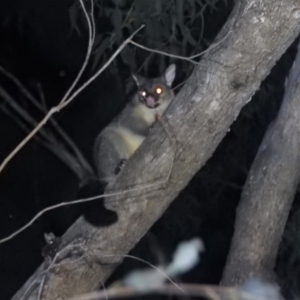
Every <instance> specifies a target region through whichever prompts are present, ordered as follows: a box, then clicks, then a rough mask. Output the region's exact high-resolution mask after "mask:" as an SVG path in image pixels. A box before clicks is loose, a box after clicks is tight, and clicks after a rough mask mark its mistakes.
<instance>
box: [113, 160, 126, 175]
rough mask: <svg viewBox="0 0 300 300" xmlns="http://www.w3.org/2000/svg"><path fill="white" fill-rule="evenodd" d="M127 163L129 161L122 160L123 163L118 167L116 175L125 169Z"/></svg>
mask: <svg viewBox="0 0 300 300" xmlns="http://www.w3.org/2000/svg"><path fill="white" fill-rule="evenodd" d="M126 162H127V159H125V158H124V159H121V161H120V162H119V164H118V166H117V167H116V170H115V174H116V175H117V174H119V173H120V172H121V171H122V170H123V169H124V167H125V165H126Z"/></svg>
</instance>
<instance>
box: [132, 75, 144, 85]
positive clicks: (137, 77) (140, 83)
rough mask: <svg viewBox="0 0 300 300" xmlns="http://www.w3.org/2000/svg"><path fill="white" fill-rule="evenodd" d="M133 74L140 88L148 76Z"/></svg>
mask: <svg viewBox="0 0 300 300" xmlns="http://www.w3.org/2000/svg"><path fill="white" fill-rule="evenodd" d="M131 76H132V78H133V79H134V81H135V83H136V85H137V87H138V88H140V87H141V86H142V85H143V83H144V82H145V81H146V78H144V77H142V76H141V75H138V74H135V73H133V74H131Z"/></svg>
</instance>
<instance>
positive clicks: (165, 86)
mask: <svg viewBox="0 0 300 300" xmlns="http://www.w3.org/2000/svg"><path fill="white" fill-rule="evenodd" d="M175 74H176V66H175V65H174V64H172V65H170V66H169V67H168V68H167V69H166V71H165V72H164V74H163V75H162V76H160V77H157V78H151V79H148V78H144V77H142V76H140V75H136V74H135V75H132V77H133V79H134V80H135V82H136V84H137V87H138V99H139V101H141V102H142V103H143V104H144V105H146V106H147V107H149V108H153V109H154V108H157V107H159V106H160V105H161V104H163V103H164V102H170V101H171V100H172V99H173V98H174V93H173V91H172V89H171V86H172V83H173V81H174V78H175Z"/></svg>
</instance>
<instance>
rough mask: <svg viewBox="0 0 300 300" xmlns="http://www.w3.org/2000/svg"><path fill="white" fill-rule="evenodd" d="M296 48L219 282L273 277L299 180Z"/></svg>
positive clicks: (299, 88) (299, 66)
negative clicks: (275, 114)
mask: <svg viewBox="0 0 300 300" xmlns="http://www.w3.org/2000/svg"><path fill="white" fill-rule="evenodd" d="M299 82H300V52H298V55H297V58H296V61H295V63H294V66H293V68H292V70H291V72H290V76H289V78H288V81H287V85H286V92H285V96H284V99H283V103H282V106H281V109H280V112H279V114H278V116H277V118H276V120H275V121H274V122H273V123H272V124H271V126H270V127H269V129H268V130H267V132H266V135H265V137H264V139H263V142H262V144H261V146H260V149H259V151H258V154H257V156H256V158H255V161H254V163H253V165H252V168H251V170H250V172H249V175H248V179H247V182H246V184H245V187H244V190H243V194H242V198H241V202H240V204H239V207H238V209H237V217H236V222H235V233H234V236H233V240H232V244H231V249H230V252H229V256H228V259H227V264H226V267H225V271H224V274H223V284H225V285H239V284H241V283H243V282H244V281H245V280H247V279H248V278H251V277H256V278H261V279H263V280H272V279H274V276H273V268H274V265H275V260H276V256H277V251H278V247H279V244H280V241H281V237H282V234H283V230H284V227H285V223H286V220H287V217H288V214H289V211H290V208H291V205H292V202H293V199H294V196H295V193H296V191H297V186H298V183H299V180H300V152H299V149H300V86H299Z"/></svg>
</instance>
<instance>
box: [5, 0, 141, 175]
mask: <svg viewBox="0 0 300 300" xmlns="http://www.w3.org/2000/svg"><path fill="white" fill-rule="evenodd" d="M81 1H82V0H81ZM143 27H144V25H142V26H141V27H140V28H139V29H137V30H136V31H135V32H134V33H133V34H132V35H131V36H130V37H129V38H128V39H127V40H125V41H124V42H123V44H122V45H121V46H120V47H119V48H118V49H117V51H116V52H115V53H114V54H113V55H112V56H111V58H110V59H109V60H108V61H107V62H106V63H105V64H104V65H103V67H102V68H101V69H100V70H99V71H98V72H97V73H96V74H95V75H94V76H92V77H91V78H90V79H89V80H87V81H86V82H85V83H84V84H83V85H82V86H81V87H79V88H78V89H77V90H76V91H75V92H74V93H73V94H72V95H71V96H70V97H69V98H67V99H65V97H64V98H63V99H62V100H61V101H60V103H59V104H58V105H57V106H54V107H52V108H51V109H50V111H49V112H48V113H47V115H46V116H45V117H44V118H43V119H42V121H40V122H39V123H38V125H37V126H36V127H35V128H34V129H33V130H32V131H31V132H30V134H29V135H27V136H26V138H25V139H24V140H23V141H22V142H21V143H20V144H19V145H18V146H17V147H16V148H15V149H14V150H13V151H12V152H11V153H10V154H9V155H8V156H7V157H6V158H5V159H4V161H3V162H2V164H1V165H0V173H1V172H2V171H3V169H4V168H5V166H6V165H7V164H8V163H9V161H10V160H11V159H12V158H13V157H14V156H15V155H16V154H17V153H18V152H19V151H20V150H21V149H22V148H23V147H24V146H25V145H26V144H27V143H28V141H30V140H31V138H33V137H34V135H35V134H36V133H37V132H38V131H39V130H40V129H41V128H42V127H43V126H44V125H45V124H46V123H47V122H48V120H49V119H50V118H51V117H52V115H53V114H55V113H57V112H59V111H60V110H62V109H63V108H65V107H66V106H67V105H68V104H69V103H70V102H71V101H72V100H73V99H74V98H75V97H76V96H77V95H78V94H79V93H80V92H81V91H82V90H84V89H85V88H86V87H87V86H88V85H89V84H90V83H91V82H93V81H94V80H95V79H96V78H97V77H98V76H99V75H100V74H101V73H102V72H103V71H104V70H105V69H106V68H107V67H108V66H109V65H110V64H111V63H112V61H113V60H114V59H115V57H116V56H117V55H118V54H119V53H120V52H121V51H122V50H123V49H124V48H125V47H126V45H127V44H128V43H129V41H130V40H131V39H132V38H133V36H134V35H136V34H137V33H138V32H139V31H140V30H141V29H142V28H143ZM90 36H91V33H90ZM89 45H90V42H89ZM81 70H82V69H81ZM80 72H81V71H80ZM76 80H77V78H76ZM72 86H73V85H72ZM74 86H75V85H74ZM69 93H70V89H69V90H68V92H67V94H69Z"/></svg>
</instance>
